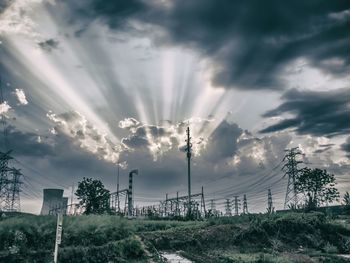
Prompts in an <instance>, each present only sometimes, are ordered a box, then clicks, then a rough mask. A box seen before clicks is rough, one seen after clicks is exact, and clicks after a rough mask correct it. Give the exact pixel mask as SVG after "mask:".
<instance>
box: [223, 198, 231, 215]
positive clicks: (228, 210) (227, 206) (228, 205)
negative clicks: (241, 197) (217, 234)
mask: <svg viewBox="0 0 350 263" xmlns="http://www.w3.org/2000/svg"><path fill="white" fill-rule="evenodd" d="M225 216H232V212H231V200H230V199H226V204H225Z"/></svg>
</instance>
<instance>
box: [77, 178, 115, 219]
mask: <svg viewBox="0 0 350 263" xmlns="http://www.w3.org/2000/svg"><path fill="white" fill-rule="evenodd" d="M75 195H76V196H77V197H78V199H79V200H80V201H79V204H80V205H81V206H83V207H84V208H85V212H84V213H85V214H103V213H108V212H110V207H109V198H110V193H109V190H107V189H105V187H104V185H103V183H102V182H101V181H100V180H93V179H92V178H85V177H84V178H83V181H81V182H79V184H78V189H77V190H76V192H75Z"/></svg>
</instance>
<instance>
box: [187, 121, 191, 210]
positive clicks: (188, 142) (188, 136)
mask: <svg viewBox="0 0 350 263" xmlns="http://www.w3.org/2000/svg"><path fill="white" fill-rule="evenodd" d="M186 133H187V139H186V155H187V176H188V208H187V213H188V216H191V155H192V153H191V152H192V143H191V134H190V127H187V131H186Z"/></svg>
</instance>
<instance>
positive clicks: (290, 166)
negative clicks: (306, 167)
mask: <svg viewBox="0 0 350 263" xmlns="http://www.w3.org/2000/svg"><path fill="white" fill-rule="evenodd" d="M299 155H302V152H301V151H300V150H299V147H295V148H291V149H287V150H286V155H285V156H284V158H283V161H284V162H285V164H284V165H283V167H282V170H284V171H285V174H284V176H288V184H287V191H286V197H285V200H284V209H287V208H288V207H290V208H296V207H297V204H298V193H297V192H296V189H295V180H296V177H297V176H298V173H299V170H298V164H300V163H302V161H298V160H297V156H299Z"/></svg>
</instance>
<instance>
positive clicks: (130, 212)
mask: <svg viewBox="0 0 350 263" xmlns="http://www.w3.org/2000/svg"><path fill="white" fill-rule="evenodd" d="M134 174H136V175H137V174H139V171H138V170H137V169H136V170H132V171H131V172H130V173H129V190H128V216H132V215H133V210H134V203H133V202H134V201H133V175H134Z"/></svg>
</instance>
